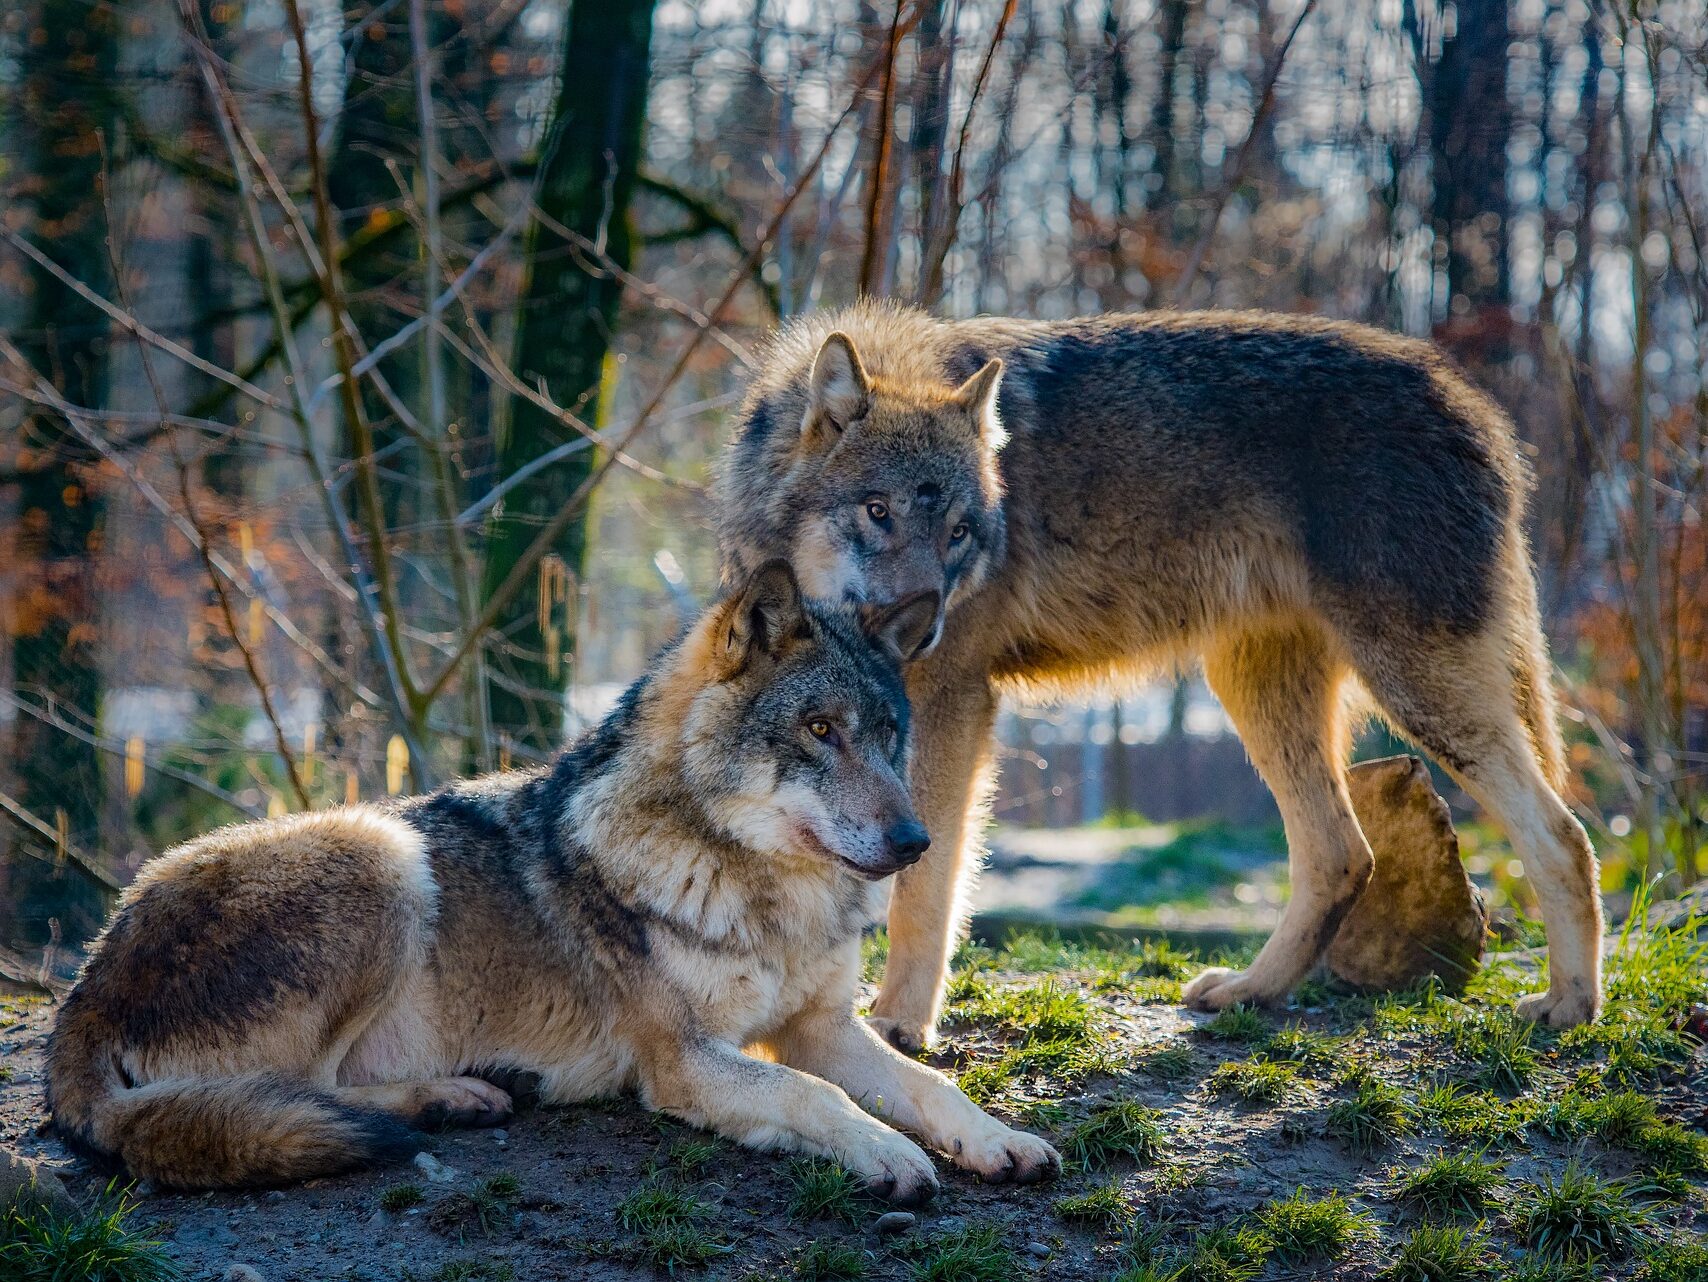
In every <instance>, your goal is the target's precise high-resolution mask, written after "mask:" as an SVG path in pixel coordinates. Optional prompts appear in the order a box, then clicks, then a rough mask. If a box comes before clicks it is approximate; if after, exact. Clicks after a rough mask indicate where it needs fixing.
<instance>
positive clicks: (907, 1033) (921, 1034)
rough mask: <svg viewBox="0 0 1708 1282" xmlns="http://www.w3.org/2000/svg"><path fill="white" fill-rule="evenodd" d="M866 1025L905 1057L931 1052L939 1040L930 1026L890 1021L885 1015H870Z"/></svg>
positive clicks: (897, 1020) (907, 1021) (911, 1022)
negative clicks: (933, 1044) (933, 1045)
mask: <svg viewBox="0 0 1708 1282" xmlns="http://www.w3.org/2000/svg"><path fill="white" fill-rule="evenodd" d="M866 1023H867V1024H868V1025H869V1026H870V1027H871V1029H872V1031H873V1032H875V1033H877V1035H878V1036H879V1037H881V1038H883V1039H884V1040H885V1041H886V1042H888V1043H889V1044H890V1045H891V1046H893V1047H895V1048H896V1049H897V1050H898V1051H900V1052H901V1053H902V1054H903V1055H918V1054H920V1053H921V1052H922V1051H926V1050H929V1049H930V1048H931V1045H932V1043H933V1042H935V1041H936V1040H937V1035H936V1031H935V1030H934V1029H933V1028H932V1027H931V1026H930V1025H929V1024H920V1023H916V1022H914V1021H912V1020H905V1019H890V1018H888V1017H886V1016H883V1015H868V1016H867V1017H866Z"/></svg>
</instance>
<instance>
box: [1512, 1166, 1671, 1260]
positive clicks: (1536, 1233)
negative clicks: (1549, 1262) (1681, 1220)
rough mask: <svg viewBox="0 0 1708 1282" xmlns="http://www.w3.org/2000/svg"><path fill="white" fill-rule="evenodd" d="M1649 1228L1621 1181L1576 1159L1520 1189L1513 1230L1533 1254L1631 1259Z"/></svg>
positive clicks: (1513, 1213) (1516, 1200) (1515, 1206)
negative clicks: (1608, 1177) (1602, 1176)
mask: <svg viewBox="0 0 1708 1282" xmlns="http://www.w3.org/2000/svg"><path fill="white" fill-rule="evenodd" d="M1646 1228H1647V1222H1646V1221H1645V1220H1644V1218H1643V1215H1642V1213H1641V1212H1640V1211H1638V1210H1637V1209H1636V1208H1635V1207H1634V1206H1633V1205H1632V1203H1631V1198H1630V1192H1629V1190H1628V1189H1627V1188H1626V1187H1625V1186H1624V1184H1623V1183H1622V1182H1620V1181H1616V1180H1615V1181H1608V1180H1603V1179H1601V1178H1600V1177H1599V1176H1597V1175H1596V1174H1595V1172H1593V1171H1591V1170H1589V1169H1588V1168H1587V1167H1585V1166H1583V1165H1582V1164H1581V1163H1579V1162H1578V1161H1577V1160H1576V1159H1573V1160H1572V1161H1570V1162H1568V1163H1567V1164H1566V1167H1565V1169H1564V1170H1563V1171H1561V1172H1560V1174H1559V1176H1558V1178H1556V1177H1554V1176H1552V1175H1543V1177H1542V1178H1541V1179H1540V1180H1539V1181H1538V1182H1536V1183H1534V1184H1526V1185H1524V1186H1522V1187H1521V1188H1520V1189H1519V1191H1518V1195H1517V1197H1516V1199H1515V1200H1514V1202H1513V1208H1512V1229H1513V1232H1514V1233H1515V1234H1516V1235H1517V1236H1518V1238H1519V1240H1520V1241H1522V1242H1523V1243H1524V1244H1525V1245H1526V1246H1527V1247H1529V1248H1530V1249H1531V1250H1532V1251H1535V1252H1537V1253H1538V1254H1540V1255H1543V1256H1547V1257H1549V1258H1553V1259H1598V1258H1600V1257H1601V1256H1604V1255H1611V1256H1624V1255H1629V1254H1630V1252H1631V1250H1632V1248H1634V1247H1635V1246H1636V1244H1637V1243H1638V1242H1639V1241H1641V1240H1642V1238H1643V1235H1644V1233H1645V1231H1646Z"/></svg>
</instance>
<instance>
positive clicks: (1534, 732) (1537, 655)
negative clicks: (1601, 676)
mask: <svg viewBox="0 0 1708 1282" xmlns="http://www.w3.org/2000/svg"><path fill="white" fill-rule="evenodd" d="M1513 596H1514V597H1515V598H1516V600H1517V602H1518V617H1517V618H1515V619H1513V621H1512V638H1511V646H1512V689H1513V696H1514V697H1515V698H1516V699H1517V701H1518V715H1519V717H1520V718H1521V719H1522V720H1523V722H1524V729H1525V731H1526V732H1527V733H1528V735H1529V737H1530V745H1531V747H1532V748H1534V749H1535V751H1536V760H1537V761H1538V763H1540V765H1541V767H1542V776H1543V778H1545V779H1546V780H1547V781H1548V785H1549V786H1550V787H1551V788H1553V790H1554V791H1555V792H1557V793H1561V794H1563V793H1564V791H1565V787H1566V746H1565V742H1564V740H1562V739H1561V737H1560V713H1559V705H1558V703H1557V702H1556V701H1555V698H1554V665H1553V661H1552V660H1551V659H1550V658H1549V657H1548V642H1547V640H1546V638H1544V637H1543V635H1542V618H1541V611H1540V609H1539V608H1538V607H1537V604H1536V575H1535V572H1534V571H1533V570H1532V569H1531V567H1530V558H1529V557H1528V556H1521V557H1520V559H1519V582H1518V583H1517V584H1515V585H1514V589H1513Z"/></svg>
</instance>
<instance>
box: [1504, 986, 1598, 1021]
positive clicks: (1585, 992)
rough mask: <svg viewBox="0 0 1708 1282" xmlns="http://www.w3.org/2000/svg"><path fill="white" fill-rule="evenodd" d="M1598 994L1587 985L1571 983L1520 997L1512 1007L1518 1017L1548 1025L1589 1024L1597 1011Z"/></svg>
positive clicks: (1593, 1019)
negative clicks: (1563, 987) (1514, 1006)
mask: <svg viewBox="0 0 1708 1282" xmlns="http://www.w3.org/2000/svg"><path fill="white" fill-rule="evenodd" d="M1599 998H1600V995H1599V994H1598V993H1597V992H1595V990H1594V989H1592V988H1589V987H1588V986H1587V985H1583V986H1580V985H1577V984H1573V985H1572V986H1571V987H1569V988H1565V989H1559V988H1550V989H1549V990H1548V991H1547V992H1545V993H1531V994H1530V995H1529V996H1528V997H1520V998H1519V999H1518V1005H1517V1007H1516V1010H1517V1012H1518V1017H1519V1018H1520V1019H1527V1020H1529V1021H1530V1022H1531V1023H1534V1024H1545V1025H1547V1026H1548V1027H1549V1028H1571V1027H1572V1026H1573V1025H1575V1024H1591V1023H1594V1022H1595V1018H1596V1016H1597V1015H1599V1014H1600V1013H1601V1010H1600V1007H1601V1002H1600V1000H1599Z"/></svg>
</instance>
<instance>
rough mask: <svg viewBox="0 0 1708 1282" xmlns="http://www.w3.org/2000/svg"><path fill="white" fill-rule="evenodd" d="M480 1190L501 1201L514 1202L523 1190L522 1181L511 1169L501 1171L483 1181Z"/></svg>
mask: <svg viewBox="0 0 1708 1282" xmlns="http://www.w3.org/2000/svg"><path fill="white" fill-rule="evenodd" d="M480 1191H481V1192H482V1193H484V1194H486V1196H488V1197H490V1198H494V1199H496V1200H498V1201H501V1202H513V1201H515V1200H516V1197H517V1196H518V1195H519V1194H520V1193H521V1192H522V1181H521V1180H519V1179H517V1178H516V1177H515V1176H514V1175H512V1174H510V1172H509V1171H500V1172H499V1173H498V1174H497V1175H493V1176H490V1177H489V1178H487V1179H486V1180H483V1181H482V1182H481V1186H480Z"/></svg>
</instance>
